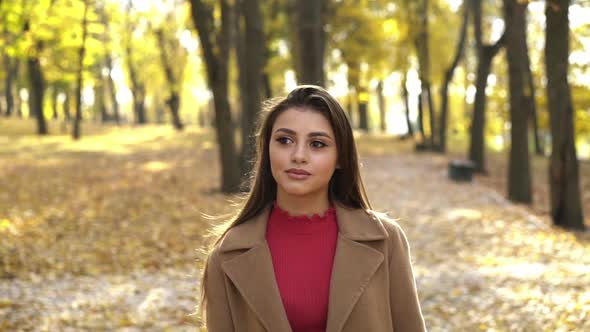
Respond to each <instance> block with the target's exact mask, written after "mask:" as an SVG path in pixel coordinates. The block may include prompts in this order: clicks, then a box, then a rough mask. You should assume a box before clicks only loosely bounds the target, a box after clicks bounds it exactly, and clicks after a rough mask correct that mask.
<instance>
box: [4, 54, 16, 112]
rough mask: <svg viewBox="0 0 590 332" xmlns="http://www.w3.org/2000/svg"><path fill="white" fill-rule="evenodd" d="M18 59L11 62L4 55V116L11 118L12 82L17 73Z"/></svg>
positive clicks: (12, 106) (12, 108)
mask: <svg viewBox="0 0 590 332" xmlns="http://www.w3.org/2000/svg"><path fill="white" fill-rule="evenodd" d="M18 62H19V61H18V59H16V60H14V61H13V60H12V59H11V58H10V57H9V56H8V55H4V68H5V71H6V77H5V78H4V91H5V98H6V111H5V113H4V114H5V115H6V116H11V115H12V112H13V111H14V81H15V79H16V77H17V73H18Z"/></svg>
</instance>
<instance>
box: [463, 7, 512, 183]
mask: <svg viewBox="0 0 590 332" xmlns="http://www.w3.org/2000/svg"><path fill="white" fill-rule="evenodd" d="M472 10H473V26H474V37H475V43H476V48H477V75H476V81H475V88H476V92H475V101H474V104H473V118H472V120H471V127H470V140H469V159H470V160H471V161H472V162H473V163H474V164H475V169H474V170H475V172H478V173H486V166H485V165H486V163H485V122H486V121H485V120H486V118H485V108H486V100H487V98H486V87H487V85H488V76H489V74H490V71H491V66H492V61H493V59H494V57H495V56H496V54H498V52H499V51H500V49H501V48H502V47H503V46H504V43H505V40H506V32H504V33H503V34H502V36H501V37H500V39H498V41H496V43H494V44H491V45H488V44H483V42H482V39H483V38H482V27H481V25H482V19H481V16H482V13H481V11H482V9H481V0H473V5H472Z"/></svg>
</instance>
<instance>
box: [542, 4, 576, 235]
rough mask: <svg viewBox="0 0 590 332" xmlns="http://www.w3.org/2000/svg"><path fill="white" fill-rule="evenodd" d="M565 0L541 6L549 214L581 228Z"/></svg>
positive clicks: (559, 221)
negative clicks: (548, 145) (547, 119)
mask: <svg viewBox="0 0 590 332" xmlns="http://www.w3.org/2000/svg"><path fill="white" fill-rule="evenodd" d="M568 11H569V0H547V2H546V5H545V16H546V35H545V67H546V72H547V99H548V101H549V103H548V106H549V114H550V118H551V122H550V126H551V148H552V150H551V161H550V164H549V185H550V188H551V217H552V219H553V223H554V224H556V225H558V226H562V227H567V228H574V229H584V228H585V226H584V217H583V212H582V206H581V199H580V184H579V176H578V160H577V156H576V144H575V133H574V110H573V105H572V99H571V92H570V86H569V83H568V77H567V75H568V66H569V60H568V58H569V48H570V43H569V39H570V33H569V20H568Z"/></svg>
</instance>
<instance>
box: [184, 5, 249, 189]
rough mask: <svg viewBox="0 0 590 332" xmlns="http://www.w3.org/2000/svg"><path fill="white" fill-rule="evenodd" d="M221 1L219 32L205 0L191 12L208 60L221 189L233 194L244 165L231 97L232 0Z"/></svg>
mask: <svg viewBox="0 0 590 332" xmlns="http://www.w3.org/2000/svg"><path fill="white" fill-rule="evenodd" d="M219 2H220V4H221V24H220V29H219V31H215V21H214V17H213V8H212V7H211V6H209V5H207V4H205V3H204V2H203V1H202V0H191V15H192V19H193V23H194V24H195V27H196V28H197V32H198V35H199V40H200V44H201V50H202V52H203V57H204V59H205V67H206V70H207V82H208V85H209V88H210V89H211V91H212V93H213V103H214V105H215V129H216V134H217V135H216V136H217V142H218V143H219V148H220V153H219V157H220V164H221V190H222V191H223V192H226V193H230V192H235V191H237V190H239V187H240V167H239V162H238V155H237V154H236V148H235V141H234V132H233V124H232V119H231V112H230V106H229V100H228V57H229V40H230V34H231V29H232V17H231V8H230V5H229V1H228V0H219ZM214 39H216V43H215V42H214V41H213V40H214Z"/></svg>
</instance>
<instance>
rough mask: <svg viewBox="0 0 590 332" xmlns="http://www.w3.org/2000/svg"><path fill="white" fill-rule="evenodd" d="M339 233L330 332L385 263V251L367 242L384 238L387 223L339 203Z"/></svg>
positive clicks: (338, 327)
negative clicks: (372, 246)
mask: <svg viewBox="0 0 590 332" xmlns="http://www.w3.org/2000/svg"><path fill="white" fill-rule="evenodd" d="M336 215H337V218H338V226H339V234H338V243H337V245H336V254H335V257H334V267H333V268H332V279H331V282H330V302H329V308H328V324H327V328H326V331H327V332H339V331H341V330H342V327H343V326H344V323H345V322H346V320H347V319H348V316H349V315H350V313H351V312H352V309H353V308H354V305H355V304H356V302H357V301H358V299H359V297H360V296H361V295H362V293H363V291H364V289H365V287H366V286H367V284H368V283H369V281H370V280H371V277H372V276H373V274H375V272H376V271H377V269H378V268H379V266H380V265H381V264H382V262H383V260H384V257H383V254H382V253H381V252H379V251H377V250H375V249H373V248H371V247H369V246H367V245H365V244H363V243H362V242H363V241H376V240H383V239H385V238H386V237H387V235H386V234H387V233H386V231H385V229H384V228H383V225H382V224H381V223H380V222H379V221H377V220H375V219H374V218H372V217H370V216H369V215H368V214H367V213H366V212H364V211H362V210H348V209H346V208H344V207H342V206H338V205H337V206H336Z"/></svg>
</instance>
